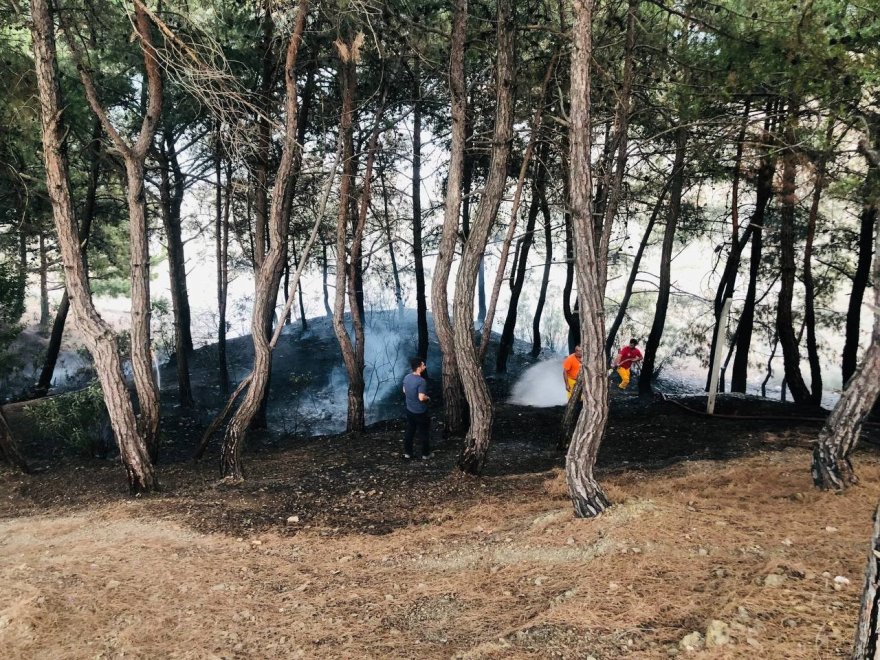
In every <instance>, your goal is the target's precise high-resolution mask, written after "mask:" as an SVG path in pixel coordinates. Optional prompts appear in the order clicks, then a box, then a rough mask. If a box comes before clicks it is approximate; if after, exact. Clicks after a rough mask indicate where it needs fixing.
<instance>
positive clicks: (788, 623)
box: [782, 619, 798, 628]
mask: <svg viewBox="0 0 880 660" xmlns="http://www.w3.org/2000/svg"><path fill="white" fill-rule="evenodd" d="M782 625H783V626H785V627H786V628H797V625H798V624H797V621H795V620H794V619H786V620H785V621H783V622H782Z"/></svg>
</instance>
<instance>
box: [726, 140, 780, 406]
mask: <svg viewBox="0 0 880 660" xmlns="http://www.w3.org/2000/svg"><path fill="white" fill-rule="evenodd" d="M775 172H776V160H775V159H774V158H772V157H771V156H769V155H767V154H765V155H764V156H762V158H761V164H760V166H759V167H758V175H757V180H756V184H755V186H756V189H755V210H754V211H753V212H752V217H751V219H750V220H749V226H750V227H752V228H753V230H752V247H751V253H750V255H749V282H748V285H747V286H746V298H745V301H744V302H743V309H742V313H741V314H740V317H739V325H738V326H737V336H736V356H735V357H734V359H733V372H732V373H731V377H730V391H731V392H742V393H745V391H746V380H747V377H748V370H749V349H750V347H751V344H752V331H753V329H754V325H755V305H756V301H757V296H758V275H759V274H760V270H761V257H762V254H763V247H764V217H765V215H766V211H767V205H768V204H769V202H770V199H771V198H772V197H773V176H774V173H775Z"/></svg>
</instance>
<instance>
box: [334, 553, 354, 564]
mask: <svg viewBox="0 0 880 660" xmlns="http://www.w3.org/2000/svg"><path fill="white" fill-rule="evenodd" d="M352 559H354V557H352V556H351V555H345V556H344V557H340V558H339V559H338V560H337V561H338V562H339V563H340V564H346V563H348V562H350V561H351V560H352Z"/></svg>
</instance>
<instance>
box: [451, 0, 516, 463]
mask: <svg viewBox="0 0 880 660" xmlns="http://www.w3.org/2000/svg"><path fill="white" fill-rule="evenodd" d="M515 32H516V26H515V22H514V19H513V7H512V3H511V1H510V0H499V1H498V3H497V26H496V38H497V46H496V48H497V53H498V54H497V59H496V63H495V66H496V69H495V86H496V109H495V130H494V135H493V138H492V152H491V159H490V162H489V172H488V175H487V176H486V185H485V188H484V191H483V195H482V196H481V198H480V205H479V206H478V207H477V213H476V215H475V217H474V222H473V226H472V227H471V232H470V235H469V236H468V239H467V242H466V243H465V245H464V249H463V252H462V257H461V263H460V265H459V268H458V274H457V276H456V281H455V299H454V301H453V304H452V308H453V319H454V323H453V331H454V337H455V352H456V355H457V356H458V365H459V372H460V374H461V381H462V385H463V387H464V392H465V398H466V399H467V402H468V408H469V410H470V428H468V432H467V435H466V436H465V442H464V448H463V450H462V453H461V456H460V457H459V459H458V467H459V468H460V469H461V470H462V471H463V472H466V473H469V474H479V473H480V472H481V471H482V469H483V466H484V465H485V463H486V456H487V454H488V451H489V441H490V438H491V435H492V420H493V417H494V411H493V408H492V398H491V396H490V394H489V388H488V386H487V385H486V380H485V379H484V378H483V370H482V366H481V364H480V361H479V356H478V354H477V347H476V346H474V289H475V287H476V284H477V275H478V272H479V270H480V264H481V262H482V258H483V253H484V251H485V249H486V242H487V240H488V239H489V232H490V230H491V228H492V223H493V222H494V221H495V218H496V216H497V215H498V207H499V206H500V205H501V198H502V196H503V194H504V184H505V182H506V180H507V160H508V156H509V155H510V141H511V138H512V135H513V87H514V80H513V74H514V54H513V53H514V39H515Z"/></svg>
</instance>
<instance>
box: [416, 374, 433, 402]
mask: <svg viewBox="0 0 880 660" xmlns="http://www.w3.org/2000/svg"><path fill="white" fill-rule="evenodd" d="M426 389H427V383H426V382H425V381H424V379H422V382H421V383H419V401H421V402H422V403H425V402H427V401H430V400H431V397H429V396H428V395H427V394H426V392H425V390H426Z"/></svg>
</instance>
